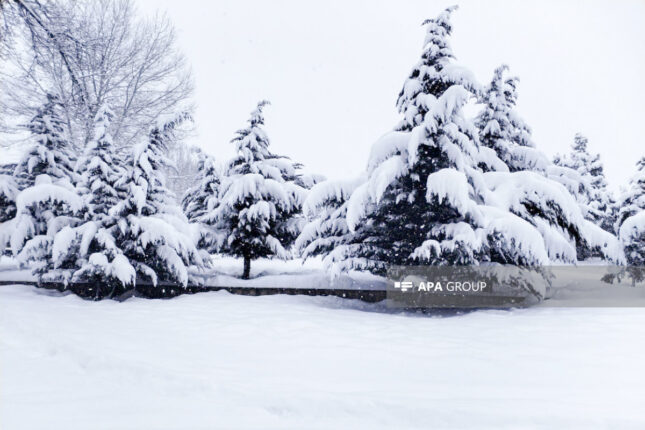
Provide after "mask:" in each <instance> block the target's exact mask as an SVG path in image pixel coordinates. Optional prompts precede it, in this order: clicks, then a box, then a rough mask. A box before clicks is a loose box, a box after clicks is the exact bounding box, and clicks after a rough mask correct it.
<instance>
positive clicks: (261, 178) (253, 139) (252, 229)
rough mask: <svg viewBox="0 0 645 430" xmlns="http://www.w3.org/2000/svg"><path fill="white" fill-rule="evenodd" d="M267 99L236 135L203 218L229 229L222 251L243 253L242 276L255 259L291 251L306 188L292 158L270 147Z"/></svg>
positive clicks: (234, 253) (223, 229)
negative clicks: (211, 206) (265, 110)
mask: <svg viewBox="0 0 645 430" xmlns="http://www.w3.org/2000/svg"><path fill="white" fill-rule="evenodd" d="M267 104H268V102H266V101H262V102H260V103H258V106H257V109H255V110H254V111H253V112H252V113H251V118H250V119H249V121H248V123H249V125H248V127H247V128H244V129H242V130H239V131H238V132H237V136H236V137H235V138H234V139H233V140H232V143H233V144H234V145H235V148H236V152H237V155H236V156H235V157H234V158H233V159H232V160H231V161H230V162H229V164H228V168H227V172H226V175H225V177H224V178H222V184H221V188H220V193H219V197H218V205H217V207H216V208H215V209H214V210H213V211H212V212H211V213H209V214H207V215H206V216H204V217H203V218H202V219H203V221H204V222H206V223H209V224H210V225H216V226H217V228H218V229H221V230H222V231H223V232H224V233H225V235H226V237H227V239H226V241H225V242H224V243H223V244H222V246H221V249H220V251H221V252H223V253H225V254H229V255H234V256H237V257H241V258H243V259H244V272H243V274H242V277H243V278H244V279H248V278H249V276H250V272H251V261H252V260H255V259H257V258H262V257H270V256H274V257H278V258H283V259H286V258H289V257H290V253H289V252H288V248H289V246H290V245H291V244H292V243H293V241H294V240H295V237H296V236H297V234H298V231H297V229H296V228H297V224H296V223H294V222H293V218H294V217H295V216H297V215H298V214H299V213H300V210H301V205H302V202H303V200H304V197H305V193H306V191H305V190H304V189H303V188H302V187H301V186H299V185H297V184H296V183H295V182H294V178H295V177H296V167H295V166H294V163H293V162H291V161H290V160H289V159H288V158H286V157H279V156H276V155H274V154H272V153H271V152H270V151H269V138H268V137H267V135H266V133H265V131H264V127H263V125H264V116H263V114H262V109H263V108H264V106H266V105H267Z"/></svg>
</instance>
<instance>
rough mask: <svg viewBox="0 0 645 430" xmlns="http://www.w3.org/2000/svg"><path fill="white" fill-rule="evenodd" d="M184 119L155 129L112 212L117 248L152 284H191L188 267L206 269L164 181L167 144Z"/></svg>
mask: <svg viewBox="0 0 645 430" xmlns="http://www.w3.org/2000/svg"><path fill="white" fill-rule="evenodd" d="M185 118H186V117H185V116H180V117H178V118H177V119H174V120H171V121H168V122H166V123H164V124H162V125H158V126H156V127H154V128H153V129H152V130H151V131H150V134H149V137H148V140H147V141H146V142H143V143H141V144H139V145H137V146H136V147H135V148H134V150H133V152H132V154H131V155H130V157H129V160H128V162H127V169H131V170H130V171H129V174H128V175H126V176H125V177H123V178H121V180H119V181H118V182H117V184H116V186H117V187H118V188H119V190H121V192H123V196H124V197H123V198H122V200H121V201H119V202H118V203H117V204H116V206H114V207H113V208H112V209H111V210H110V211H109V215H110V217H112V218H114V223H115V225H114V227H113V228H111V229H110V233H111V234H112V237H113V238H114V243H115V245H116V247H117V248H118V249H120V250H121V251H122V252H123V255H124V256H125V258H126V259H127V261H128V262H129V264H130V265H131V266H132V268H133V269H134V271H135V273H136V275H137V279H144V280H149V281H151V282H152V283H153V285H157V284H158V282H159V281H168V282H173V283H179V284H181V285H183V286H186V285H187V284H188V281H189V273H188V266H190V265H195V266H197V267H203V266H204V260H203V259H202V256H201V255H200V254H199V252H198V251H197V249H196V248H195V242H196V240H195V239H196V238H195V237H194V234H193V231H192V229H191V227H190V225H189V224H188V222H187V219H186V217H185V216H184V215H183V213H181V210H180V208H179V207H178V206H177V205H176V203H175V201H174V196H173V195H172V193H171V192H170V191H169V190H168V189H167V188H166V187H165V183H164V175H163V168H164V167H165V166H167V165H168V161H167V160H166V158H165V156H164V150H165V148H166V142H167V141H168V140H169V139H171V138H172V133H173V131H174V130H175V128H176V127H177V126H178V125H179V124H180V122H181V121H183V120H184V119H185Z"/></svg>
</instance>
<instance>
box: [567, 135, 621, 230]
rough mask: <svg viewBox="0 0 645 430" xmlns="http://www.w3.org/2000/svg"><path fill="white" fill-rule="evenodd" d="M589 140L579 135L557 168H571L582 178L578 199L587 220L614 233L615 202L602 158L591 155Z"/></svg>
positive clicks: (577, 194)
mask: <svg viewBox="0 0 645 430" xmlns="http://www.w3.org/2000/svg"><path fill="white" fill-rule="evenodd" d="M588 142H589V141H588V139H587V138H586V137H585V136H583V135H582V134H580V133H577V134H576V136H575V138H574V143H573V145H572V150H571V153H570V154H569V155H566V156H564V157H561V156H557V157H556V159H555V162H556V164H558V165H560V166H563V167H568V168H570V169H572V170H574V171H576V172H577V173H578V174H579V175H580V181H579V184H578V189H577V190H576V191H577V192H576V193H575V196H576V198H577V199H578V201H579V202H580V204H581V205H582V208H583V212H584V215H585V218H586V219H588V220H590V221H591V222H593V223H594V224H596V225H598V226H600V227H601V228H602V229H603V230H605V231H608V232H612V233H613V232H614V231H615V230H614V224H615V221H616V220H615V216H616V214H615V213H614V210H615V209H614V208H615V202H614V199H613V197H612V195H611V193H610V192H609V190H608V189H607V180H606V179H605V173H604V169H603V165H602V162H601V161H600V154H595V155H593V154H590V153H589V150H588V147H587V145H588Z"/></svg>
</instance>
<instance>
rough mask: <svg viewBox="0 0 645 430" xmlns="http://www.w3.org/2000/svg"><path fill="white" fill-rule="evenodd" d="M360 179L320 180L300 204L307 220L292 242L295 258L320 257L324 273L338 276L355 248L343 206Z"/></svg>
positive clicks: (361, 179) (361, 180) (345, 205)
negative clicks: (293, 243) (296, 255)
mask: <svg viewBox="0 0 645 430" xmlns="http://www.w3.org/2000/svg"><path fill="white" fill-rule="evenodd" d="M364 182H365V178H364V177H360V178H358V179H356V180H349V181H347V180H346V181H324V182H321V183H318V184H316V185H314V186H313V187H312V188H311V190H310V191H309V193H308V195H307V198H306V200H305V202H304V204H303V209H302V210H303V213H304V215H305V216H306V217H307V218H308V221H309V222H308V223H306V225H304V227H303V228H302V231H301V233H300V235H299V236H298V238H297V239H296V242H295V248H296V250H297V251H298V253H299V255H300V256H301V257H302V258H303V260H306V259H307V258H310V257H315V256H319V255H322V256H324V257H323V264H324V267H325V270H326V271H327V272H328V273H330V274H331V275H332V278H334V277H336V276H338V275H339V274H340V272H341V271H343V270H347V269H350V268H351V265H350V266H349V267H347V268H346V267H344V266H343V264H344V263H346V262H347V261H348V259H347V258H345V256H346V255H353V254H354V252H352V248H356V247H357V246H359V245H358V244H357V243H356V241H354V240H353V238H354V233H353V232H352V231H350V230H349V227H348V226H347V220H346V217H347V203H348V201H349V198H350V197H351V195H352V193H353V192H354V191H355V190H356V188H357V187H358V186H360V185H361V184H362V183H364Z"/></svg>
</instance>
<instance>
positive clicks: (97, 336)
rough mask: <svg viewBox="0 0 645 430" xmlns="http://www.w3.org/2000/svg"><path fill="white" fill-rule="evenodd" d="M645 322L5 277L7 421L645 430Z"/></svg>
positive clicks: (69, 429)
mask: <svg viewBox="0 0 645 430" xmlns="http://www.w3.org/2000/svg"><path fill="white" fill-rule="evenodd" d="M644 326H645V312H644V311H643V308H632V309H626V308H622V309H602V308H601V309H599V308H593V309H582V308H579V309H554V308H550V309H549V308H532V309H526V310H516V311H481V312H472V313H468V314H463V315H458V316H452V317H448V318H441V317H438V316H435V317H432V315H425V316H424V315H422V314H405V313H392V312H391V311H388V310H387V308H384V307H383V306H380V305H368V304H363V303H359V302H355V301H343V300H342V299H336V298H325V297H315V298H312V297H289V296H271V297H243V296H234V295H230V294H227V293H224V292H219V293H206V294H200V295H197V296H183V297H180V298H178V299H175V300H170V301H159V300H138V299H134V300H129V301H127V302H124V303H115V302H110V301H107V302H98V303H94V302H86V301H82V300H81V299H79V298H77V297H74V296H67V297H49V296H48V295H47V293H44V292H42V291H37V290H35V289H32V288H25V287H0V333H2V336H0V351H1V353H0V368H1V369H2V370H3V373H2V384H0V424H1V425H2V427H3V428H6V429H17V428H19V429H24V430H30V429H43V428H47V429H65V430H75V429H90V428H91V429H95V430H101V429H115V428H118V429H137V428H142V427H145V428H154V429H158V430H170V429H177V430H179V429H187V428H190V429H198V428H222V429H231V428H235V429H259V428H261V429H344V428H352V429H369V430H380V429H384V430H385V429H387V430H390V429H393V428H396V429H428V428H442V429H452V428H454V429H464V428H477V429H508V428H534V429H552V428H572V429H573V428H577V429H592V428H607V429H609V428H620V429H642V428H643V427H645V415H644V414H643V412H642V399H643V396H644V394H645V393H644V388H643V387H645V373H643V372H642V357H643V355H644V354H645V344H644V343H643V342H642V341H639V339H642V331H643V327H644ZM53 327H55V329H54V328H53ZM35 411H37V413H35Z"/></svg>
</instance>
